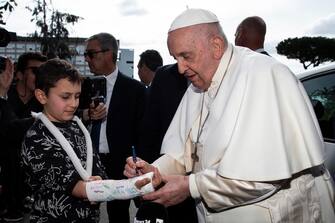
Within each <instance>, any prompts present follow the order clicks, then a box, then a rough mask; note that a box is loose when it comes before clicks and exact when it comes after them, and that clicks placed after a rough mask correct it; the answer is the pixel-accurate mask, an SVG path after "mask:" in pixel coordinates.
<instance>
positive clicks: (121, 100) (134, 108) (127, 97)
mask: <svg viewBox="0 0 335 223" xmlns="http://www.w3.org/2000/svg"><path fill="white" fill-rule="evenodd" d="M144 107H145V87H144V85H142V84H141V83H140V82H139V81H137V80H134V79H131V78H129V77H127V76H125V75H123V74H122V73H120V72H119V73H118V76H117V79H116V82H115V85H114V89H113V93H112V98H111V100H110V104H109V108H108V116H107V126H106V134H107V141H108V147H109V151H110V153H109V155H108V159H107V163H106V162H104V165H105V167H106V172H107V175H108V177H109V178H110V179H122V178H125V177H124V176H123V170H124V165H125V163H126V158H127V157H129V156H131V147H132V146H133V145H134V146H137V144H138V137H139V124H140V121H141V119H142V116H143V112H144Z"/></svg>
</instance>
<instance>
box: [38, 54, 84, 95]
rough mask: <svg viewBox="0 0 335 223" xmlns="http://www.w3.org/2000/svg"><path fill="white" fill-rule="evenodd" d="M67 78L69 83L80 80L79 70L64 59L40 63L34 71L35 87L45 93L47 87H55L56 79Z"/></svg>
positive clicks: (47, 91)
mask: <svg viewBox="0 0 335 223" xmlns="http://www.w3.org/2000/svg"><path fill="white" fill-rule="evenodd" d="M61 79H67V80H69V81H70V82H71V83H79V84H81V82H82V77H81V75H80V73H79V71H78V70H77V69H76V68H75V67H74V66H73V65H72V64H70V63H69V62H67V61H66V60H61V59H58V58H56V59H51V60H48V61H47V62H46V63H44V64H42V65H41V66H40V67H39V68H38V69H37V72H36V80H35V85H36V89H40V90H42V91H44V93H45V94H46V95H48V93H49V89H50V88H53V87H55V85H56V83H57V81H59V80H61Z"/></svg>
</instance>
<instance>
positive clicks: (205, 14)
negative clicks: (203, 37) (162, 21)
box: [169, 9, 219, 32]
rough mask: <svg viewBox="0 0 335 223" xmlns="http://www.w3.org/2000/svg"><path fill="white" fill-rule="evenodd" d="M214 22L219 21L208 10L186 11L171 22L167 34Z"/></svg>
mask: <svg viewBox="0 0 335 223" xmlns="http://www.w3.org/2000/svg"><path fill="white" fill-rule="evenodd" d="M214 22H219V20H218V18H217V16H216V15H215V14H214V13H212V12H210V11H208V10H204V9H186V10H185V11H184V12H182V13H181V14H180V15H179V16H177V18H175V20H174V21H173V22H172V24H171V26H170V29H169V32H171V31H173V30H176V29H180V28H184V27H188V26H193V25H199V24H204V23H214Z"/></svg>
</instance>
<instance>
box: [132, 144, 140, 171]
mask: <svg viewBox="0 0 335 223" xmlns="http://www.w3.org/2000/svg"><path fill="white" fill-rule="evenodd" d="M131 151H132V156H133V161H134V163H136V162H137V158H136V151H135V146H132V147H131ZM135 171H136V174H138V170H137V168H136V169H135Z"/></svg>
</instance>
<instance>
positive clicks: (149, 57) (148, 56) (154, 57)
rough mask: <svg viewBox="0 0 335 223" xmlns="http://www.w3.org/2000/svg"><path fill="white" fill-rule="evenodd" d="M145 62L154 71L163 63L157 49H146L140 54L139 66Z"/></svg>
mask: <svg viewBox="0 0 335 223" xmlns="http://www.w3.org/2000/svg"><path fill="white" fill-rule="evenodd" d="M143 64H145V65H146V66H147V67H148V68H149V69H150V70H151V71H153V72H156V70H157V68H158V67H161V66H162V65H163V59H162V57H161V55H160V54H159V52H158V51H157V50H146V51H144V52H143V53H141V55H140V62H139V66H140V67H142V66H143Z"/></svg>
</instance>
